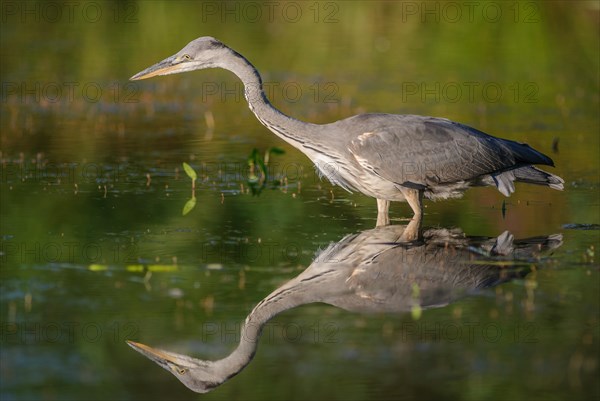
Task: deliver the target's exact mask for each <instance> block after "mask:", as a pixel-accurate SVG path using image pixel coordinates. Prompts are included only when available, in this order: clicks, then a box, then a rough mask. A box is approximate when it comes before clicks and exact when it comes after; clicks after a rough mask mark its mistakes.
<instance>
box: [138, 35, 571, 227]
mask: <svg viewBox="0 0 600 401" xmlns="http://www.w3.org/2000/svg"><path fill="white" fill-rule="evenodd" d="M205 68H224V69H226V70H229V71H231V72H233V73H234V74H235V75H237V76H238V78H239V79H241V81H242V82H243V84H244V94H245V97H246V100H247V101H248V105H249V107H250V109H251V110H252V112H253V113H254V114H255V115H256V118H258V120H259V121H260V122H261V123H262V124H263V125H264V126H265V127H267V128H268V129H269V130H271V131H272V132H273V133H275V134H276V135H277V136H279V137H280V138H281V139H283V140H284V141H286V142H288V143H289V144H291V145H292V146H294V147H296V148H297V149H299V150H300V151H301V152H303V153H304V154H306V155H307V156H308V157H309V158H310V159H311V160H312V161H313V162H314V164H315V165H316V166H317V168H318V170H319V172H320V173H321V174H322V175H324V176H326V177H327V178H328V179H329V180H330V181H331V182H332V183H333V184H336V185H339V186H340V187H342V188H344V189H346V190H348V191H359V192H362V193H363V194H365V195H367V196H370V197H373V198H376V199H377V226H382V225H387V224H389V212H388V211H389V206H390V201H407V202H408V204H409V205H410V207H411V208H412V210H413V212H414V218H415V219H417V220H419V221H420V219H421V215H422V210H423V205H422V203H423V197H425V198H428V199H432V200H436V199H447V198H453V197H460V196H461V195H462V193H463V192H464V191H465V190H466V189H467V188H468V187H470V186H483V185H492V186H496V187H497V188H498V190H499V191H500V192H501V193H502V194H504V195H505V196H509V195H510V194H511V193H512V192H514V190H515V186H514V182H515V181H517V182H525V183H530V184H538V185H544V186H549V187H551V188H554V189H559V190H561V189H563V183H564V181H563V179H562V178H560V177H558V176H556V175H554V174H551V173H548V172H546V171H543V170H540V169H538V168H536V167H534V166H533V165H536V164H541V165H549V166H554V163H553V161H552V159H550V158H549V157H548V156H546V155H544V154H542V153H540V152H538V151H537V150H535V149H533V148H532V147H530V146H529V145H527V144H524V143H519V142H515V141H511V140H507V139H501V138H496V137H493V136H491V135H488V134H485V133H483V132H481V131H478V130H476V129H474V128H471V127H469V126H467V125H464V124H460V123H457V122H453V121H450V120H448V119H445V118H436V117H425V116H418V115H396V114H382V113H369V114H359V115H355V116H353V117H349V118H346V119H343V120H339V121H336V122H333V123H329V124H311V123H306V122H303V121H299V120H297V119H295V118H292V117H289V116H287V115H285V114H283V113H282V112H280V111H279V110H277V109H276V108H275V107H273V105H271V103H270V102H269V99H267V97H266V95H265V92H264V91H263V84H262V79H261V77H260V75H259V73H258V71H257V70H256V68H254V66H253V65H252V64H251V63H250V62H249V61H248V60H247V59H246V58H245V57H244V56H242V55H241V54H240V53H238V52H236V51H235V50H233V49H231V48H229V47H228V46H226V45H224V44H223V43H221V42H220V41H218V40H217V39H215V38H212V37H208V36H205V37H201V38H198V39H195V40H193V41H191V42H190V43H188V44H187V45H186V46H185V47H184V48H183V49H181V50H180V51H179V52H177V53H176V54H174V55H172V56H170V57H167V58H166V59H164V60H162V61H160V62H158V63H156V64H154V65H152V66H151V67H148V68H147V69H145V70H143V71H141V72H139V73H138V74H135V75H134V76H133V77H131V80H138V79H145V78H150V77H153V76H157V75H168V74H176V73H180V72H185V71H193V70H200V69H205Z"/></svg>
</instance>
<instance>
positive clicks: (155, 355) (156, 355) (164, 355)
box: [127, 341, 177, 363]
mask: <svg viewBox="0 0 600 401" xmlns="http://www.w3.org/2000/svg"><path fill="white" fill-rule="evenodd" d="M127 344H129V346H130V347H131V348H133V349H134V350H136V351H137V352H139V353H140V354H142V355H144V356H146V357H148V358H150V359H151V360H153V361H154V362H158V361H168V362H171V363H177V360H176V359H175V358H176V357H175V355H172V354H171V353H170V352H167V351H163V350H160V349H155V348H152V347H149V346H147V345H144V344H140V343H136V342H134V341H127Z"/></svg>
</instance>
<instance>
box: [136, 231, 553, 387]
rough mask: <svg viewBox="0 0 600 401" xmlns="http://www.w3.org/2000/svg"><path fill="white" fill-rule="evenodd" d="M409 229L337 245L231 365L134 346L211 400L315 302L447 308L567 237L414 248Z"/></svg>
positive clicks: (261, 320)
mask: <svg viewBox="0 0 600 401" xmlns="http://www.w3.org/2000/svg"><path fill="white" fill-rule="evenodd" d="M404 229H405V227H403V226H387V227H379V228H376V229H373V230H369V231H365V232H362V233H359V234H353V235H348V236H346V237H345V238H344V239H342V240H341V241H340V242H338V243H336V244H332V245H330V246H329V247H328V248H327V249H325V250H324V251H323V252H321V253H320V254H319V255H318V256H317V257H316V259H315V260H314V261H313V263H312V264H311V265H310V266H309V267H308V268H307V269H306V270H305V271H304V272H302V273H301V274H300V275H298V276H297V277H295V278H294V279H292V280H290V281H289V282H287V283H285V284H284V285H282V286H281V287H279V288H278V289H276V290H275V291H273V292H272V293H271V294H270V295H268V296H267V297H266V298H265V299H263V300H262V301H260V302H259V303H258V304H257V305H256V307H254V309H253V310H252V312H251V313H250V314H249V315H248V317H247V318H246V321H245V323H244V325H243V327H242V331H241V335H240V344H239V345H238V347H237V348H236V349H235V350H234V351H233V352H232V353H231V354H230V355H229V356H227V357H225V358H224V359H221V360H218V361H203V360H199V359H196V358H192V357H189V356H185V355H180V354H176V353H173V352H168V351H162V350H158V349H154V348H151V347H148V346H147V345H144V344H139V343H135V342H132V341H129V342H128V343H129V345H130V346H131V347H132V348H134V349H135V350H136V351H139V352H140V353H142V354H143V355H145V356H147V357H148V358H150V359H151V360H153V361H154V362H156V363H157V364H159V365H160V366H162V367H163V368H165V369H166V370H168V371H169V372H171V373H173V374H174V375H175V376H176V377H177V378H178V379H179V380H180V381H181V382H182V383H184V384H185V385H186V386H187V387H189V388H190V389H192V390H194V391H197V392H200V393H204V392H207V391H210V390H211V389H213V388H215V387H217V386H218V385H220V384H222V383H223V382H225V381H226V380H228V379H229V378H231V377H233V376H235V375H236V374H238V373H239V372H240V371H241V370H242V369H243V368H244V367H246V366H247V365H248V364H249V363H250V361H251V360H252V358H253V356H254V354H255V353H256V349H257V346H258V341H259V338H260V335H261V331H262V328H263V327H264V325H265V324H266V323H267V322H268V321H269V320H270V319H271V318H273V317H274V316H275V315H277V314H279V313H281V312H283V311H285V310H288V309H290V308H294V307H297V306H300V305H304V304H308V303H314V302H324V303H327V304H330V305H335V306H337V307H340V308H343V309H346V310H349V311H356V312H405V311H407V310H410V309H411V308H412V307H414V306H416V305H418V306H419V307H420V308H422V309H427V308H433V307H440V306H444V305H447V304H448V303H450V302H452V301H453V300H455V299H456V298H458V297H460V296H462V295H463V294H464V293H465V292H466V291H469V290H473V289H477V288H484V287H489V286H493V285H497V284H499V283H501V282H504V281H507V280H510V279H512V278H514V277H520V276H523V275H525V274H526V273H527V272H528V267H527V266H529V265H530V263H531V261H527V260H528V259H531V258H535V257H537V256H539V254H540V253H541V252H544V251H546V250H548V249H554V248H557V247H558V246H560V245H561V243H562V242H561V236H560V235H553V236H549V237H539V238H532V239H527V240H521V241H513V238H512V235H511V234H509V233H508V232H505V233H504V234H502V235H501V236H499V237H498V238H493V239H482V238H479V239H469V238H467V237H465V236H464V235H462V233H461V232H460V231H459V230H454V231H449V230H445V229H440V230H428V231H425V233H424V234H423V241H422V242H408V241H404V240H403V236H404ZM514 255H518V256H519V257H521V258H526V259H525V263H522V266H521V267H519V266H518V264H519V263H518V262H514V263H513V265H514V266H515V268H513V269H502V268H500V267H498V263H497V261H498V260H503V259H509V260H514ZM490 262H491V263H490ZM506 263H508V262H506ZM415 287H417V288H418V289H419V291H418V293H419V295H418V297H415V291H414V289H415Z"/></svg>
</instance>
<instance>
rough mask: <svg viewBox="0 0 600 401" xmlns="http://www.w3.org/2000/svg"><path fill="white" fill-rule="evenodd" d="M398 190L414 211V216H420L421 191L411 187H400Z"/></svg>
mask: <svg viewBox="0 0 600 401" xmlns="http://www.w3.org/2000/svg"><path fill="white" fill-rule="evenodd" d="M400 192H402V195H404V198H405V199H406V201H407V202H408V204H409V205H410V208H411V209H412V210H413V212H414V213H415V218H419V219H420V218H421V215H422V214H423V191H422V190H418V189H413V188H405V187H400Z"/></svg>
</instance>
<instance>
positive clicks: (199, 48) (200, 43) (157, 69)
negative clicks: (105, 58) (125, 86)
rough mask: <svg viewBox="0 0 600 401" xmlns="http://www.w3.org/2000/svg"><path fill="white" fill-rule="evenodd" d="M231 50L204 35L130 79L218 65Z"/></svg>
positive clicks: (134, 79)
mask: <svg viewBox="0 0 600 401" xmlns="http://www.w3.org/2000/svg"><path fill="white" fill-rule="evenodd" d="M230 52H231V50H230V49H229V48H228V47H227V46H225V45H224V44H223V43H221V42H219V41H218V40H217V39H215V38H212V37H210V36H204V37H201V38H198V39H195V40H192V41H191V42H190V43H188V44H187V45H186V46H185V47H184V48H183V49H181V50H180V51H178V52H177V53H175V54H174V55H172V56H171V57H167V58H166V59H164V60H163V61H160V62H158V63H156V64H154V65H153V66H150V67H148V68H146V69H145V70H143V71H140V72H138V73H137V74H135V75H134V76H133V77H131V78H130V79H131V80H132V81H136V80H138V79H146V78H150V77H154V76H157V75H169V74H178V73H180V72H185V71H193V70H201V69H204V68H212V67H218V66H219V65H218V62H219V60H222V59H223V57H224V56H225V55H226V53H230Z"/></svg>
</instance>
